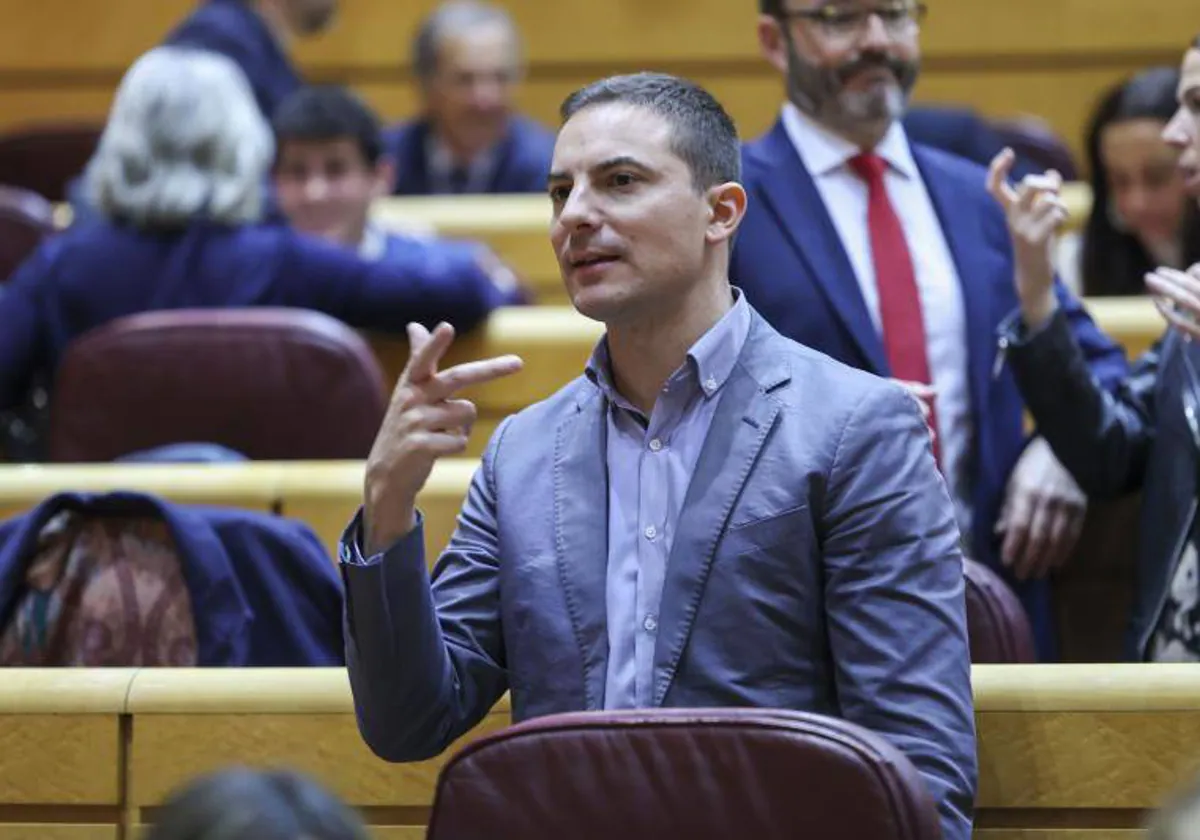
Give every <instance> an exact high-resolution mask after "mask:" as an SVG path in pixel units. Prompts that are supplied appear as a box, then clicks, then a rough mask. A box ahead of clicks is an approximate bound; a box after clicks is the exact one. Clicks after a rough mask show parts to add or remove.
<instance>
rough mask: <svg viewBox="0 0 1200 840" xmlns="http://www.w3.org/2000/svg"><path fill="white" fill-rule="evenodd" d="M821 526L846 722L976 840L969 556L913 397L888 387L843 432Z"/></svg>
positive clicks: (951, 830)
mask: <svg viewBox="0 0 1200 840" xmlns="http://www.w3.org/2000/svg"><path fill="white" fill-rule="evenodd" d="M827 492H828V495H827V503H826V511H825V516H824V522H823V530H824V539H823V553H824V564H825V602H826V621H827V625H828V631H829V643H830V648H831V653H832V658H833V665H834V674H835V679H836V687H837V694H838V700H839V703H840V705H841V709H842V713H843V715H844V716H845V718H846V719H847V720H850V721H852V722H854V723H857V724H859V725H861V726H865V727H866V728H868V729H870V730H873V731H875V732H878V733H880V734H882V735H884V736H885V737H887V738H889V739H890V740H891V741H892V742H893V743H894V744H895V746H896V747H898V748H899V749H900V750H901V751H902V752H904V753H905V755H907V756H908V758H909V759H910V760H911V761H912V762H913V764H914V765H915V766H916V768H917V770H918V771H919V772H920V773H921V775H922V777H923V778H924V780H925V783H926V785H927V788H928V790H929V792H930V794H931V796H932V797H933V799H934V801H935V802H936V803H937V806H938V810H939V812H940V816H941V823H942V836H943V838H944V840H970V837H971V820H972V810H973V803H974V800H975V787H976V777H977V767H976V746H975V725H974V712H973V702H972V695H971V674H970V650H969V646H968V642H967V624H966V606H965V596H964V576H963V559H962V554H961V552H960V548H959V540H960V538H959V531H958V526H957V523H956V521H955V519H954V513H953V510H954V508H953V505H952V503H951V501H950V496H949V493H948V492H947V490H946V485H945V482H944V481H943V480H942V477H941V475H940V474H939V473H938V471H937V467H936V464H935V461H934V459H933V454H932V448H931V446H930V443H929V433H928V430H927V427H926V425H925V422H924V420H923V419H922V417H921V415H920V412H919V410H918V408H917V405H916V402H915V400H914V399H913V398H912V397H911V396H909V395H908V394H907V392H905V391H904V390H903V389H902V388H900V387H899V386H895V385H892V384H883V383H881V384H880V386H879V387H877V388H873V389H872V390H871V391H870V392H869V393H868V394H867V396H866V397H865V398H864V399H862V400H861V402H860V403H859V405H858V406H857V407H856V409H855V410H854V412H853V414H852V416H851V417H850V419H849V422H848V423H847V424H846V426H845V427H844V430H843V433H842V437H841V441H840V443H839V444H838V447H837V452H836V455H835V457H834V462H833V466H832V468H831V472H830V476H829V483H828V491H827Z"/></svg>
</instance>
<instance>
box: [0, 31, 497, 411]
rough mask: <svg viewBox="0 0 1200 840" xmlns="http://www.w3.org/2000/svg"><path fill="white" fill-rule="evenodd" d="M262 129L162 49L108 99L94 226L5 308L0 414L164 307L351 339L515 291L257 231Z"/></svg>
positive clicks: (246, 91) (281, 229)
mask: <svg viewBox="0 0 1200 840" xmlns="http://www.w3.org/2000/svg"><path fill="white" fill-rule="evenodd" d="M273 154H274V143H273V141H272V137H271V131H270V128H269V126H268V125H267V123H266V121H265V120H264V119H263V117H262V115H261V113H260V112H259V110H258V107H257V105H256V104H255V102H254V98H253V95H252V93H251V91H250V87H249V85H248V84H247V83H246V80H245V77H244V76H243V75H242V73H241V71H240V70H239V69H238V68H237V66H236V65H235V64H234V63H233V62H231V61H230V60H229V59H228V58H226V57H224V56H221V55H217V54H215V53H209V52H202V51H196V50H189V49H181V48H178V47H160V48H157V49H155V50H152V51H151V52H149V53H147V54H146V55H145V56H143V57H142V58H141V59H139V60H138V61H137V63H136V64H134V66H133V67H132V68H131V69H130V71H129V73H128V74H126V77H125V79H124V80H123V81H122V83H121V86H120V88H119V89H118V91H117V95H116V99H115V101H114V103H113V108H112V112H111V114H110V117H109V121H108V124H107V126H106V128H105V131H104V135H103V136H102V138H101V140H100V145H99V148H98V150H97V153H96V155H95V157H94V159H93V160H92V163H91V165H90V166H89V169H88V172H87V176H86V188H87V190H88V192H89V195H90V202H91V204H92V205H93V206H94V207H95V208H96V209H97V212H98V213H99V214H100V216H101V220H100V221H97V222H95V223H92V224H88V225H83V226H79V227H72V228H71V229H70V230H68V231H66V232H65V233H63V234H61V235H59V236H57V237H55V238H53V239H51V240H48V241H47V242H45V243H44V244H43V245H42V246H41V247H40V248H39V249H38V250H37V251H36V252H35V253H34V254H33V255H32V256H31V257H30V258H29V260H27V261H26V262H25V263H24V264H23V265H22V266H21V268H20V269H18V271H17V272H16V274H15V275H14V277H13V279H12V280H11V281H10V282H9V283H8V284H7V286H6V287H5V288H4V291H3V294H0V409H3V408H7V407H9V406H11V405H12V404H13V403H14V402H16V401H18V400H20V399H21V398H22V397H23V395H24V394H25V393H26V392H27V388H28V387H29V386H30V385H31V384H32V382H33V380H34V379H35V377H36V376H37V375H38V374H39V372H46V373H48V374H49V375H50V376H52V375H53V372H54V370H55V369H56V367H57V364H58V360H59V359H60V357H61V355H62V353H63V351H64V349H65V348H66V346H67V344H68V343H69V342H70V341H71V340H72V339H73V338H75V337H76V336H77V335H79V334H81V333H83V332H85V331H86V330H89V329H91V328H92V327H96V326H99V325H101V324H104V323H106V322H108V321H110V320H112V319H114V318H118V317H121V316H123V315H131V314H134V313H137V312H144V311H148V310H159V309H180V308H197V307H234V306H287V307H298V308H303V309H314V310H318V311H322V312H325V313H327V314H329V315H332V316H334V317H336V318H339V319H341V320H342V321H344V322H346V323H348V324H349V325H351V326H354V327H359V328H366V329H378V330H387V331H392V330H402V329H404V326H405V324H407V323H408V322H409V321H413V320H416V321H420V322H422V323H428V324H431V325H432V324H435V323H437V322H439V321H442V320H448V321H450V322H451V323H455V324H456V326H457V328H459V329H469V328H471V327H473V326H474V325H475V324H477V323H479V322H480V321H481V320H482V319H483V318H485V317H486V316H487V314H488V313H489V312H491V311H492V309H493V308H495V307H496V306H499V305H501V304H503V303H504V302H506V301H507V300H508V298H509V295H510V293H511V290H508V289H504V288H501V287H499V286H497V285H496V284H495V283H494V282H492V280H491V279H490V278H489V277H488V276H487V275H484V274H481V273H470V274H468V273H463V274H455V275H447V274H446V273H445V272H444V271H442V265H441V264H440V262H439V261H437V260H435V259H433V258H431V257H430V256H429V255H428V254H424V253H408V254H404V255H401V256H400V257H397V258H392V259H379V260H364V259H362V258H360V257H359V256H357V255H356V254H354V253H351V252H348V251H347V250H346V249H345V248H341V247H338V246H335V245H332V244H329V243H327V242H323V241H321V240H319V239H315V238H313V237H309V236H306V235H303V234H300V233H297V232H295V231H292V230H291V229H290V228H288V227H286V226H281V225H260V224H258V221H259V219H260V216H261V212H262V203H263V190H262V184H263V181H264V179H265V178H266V177H267V174H268V171H269V168H270V165H271V161H272V158H273Z"/></svg>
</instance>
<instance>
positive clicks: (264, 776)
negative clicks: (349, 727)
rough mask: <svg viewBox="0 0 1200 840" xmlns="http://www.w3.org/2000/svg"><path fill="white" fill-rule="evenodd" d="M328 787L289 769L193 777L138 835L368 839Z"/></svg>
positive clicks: (160, 838) (155, 838)
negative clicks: (151, 823)
mask: <svg viewBox="0 0 1200 840" xmlns="http://www.w3.org/2000/svg"><path fill="white" fill-rule="evenodd" d="M369 836H370V835H368V834H367V829H366V828H365V826H364V825H363V822H362V819H361V818H360V817H359V816H358V814H357V813H355V811H354V810H353V809H352V808H350V807H349V806H347V805H345V804H343V803H342V802H341V801H340V800H339V799H338V798H337V797H336V796H334V795H333V794H332V793H331V792H330V791H329V790H328V789H327V788H325V787H324V786H323V785H321V784H319V783H318V782H316V781H315V780H313V779H310V778H308V777H306V776H304V775H302V774H300V773H295V772H292V771H288V770H250V769H246V768H241V767H234V768H230V769H227V770H221V771H218V772H215V773H210V774H207V775H204V776H200V777H199V778H196V779H193V780H192V781H190V782H187V783H186V784H184V785H181V786H180V787H178V788H177V789H176V790H175V791H174V792H172V793H171V794H170V795H169V796H168V797H167V799H166V801H165V802H163V804H162V806H161V807H160V808H159V809H158V811H157V814H156V815H155V821H154V824H153V825H151V826H150V827H149V828H147V829H146V830H145V832H144V833H143V835H142V840H368V838H369Z"/></svg>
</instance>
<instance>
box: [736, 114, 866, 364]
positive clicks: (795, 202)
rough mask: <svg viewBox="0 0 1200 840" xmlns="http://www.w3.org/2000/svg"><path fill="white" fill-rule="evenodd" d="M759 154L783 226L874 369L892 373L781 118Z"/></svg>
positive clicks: (768, 195) (766, 189) (766, 191)
mask: <svg viewBox="0 0 1200 840" xmlns="http://www.w3.org/2000/svg"><path fill="white" fill-rule="evenodd" d="M754 153H755V154H758V155H760V156H761V157H762V159H763V161H764V162H766V163H767V165H768V167H769V171H768V174H767V177H766V178H764V179H763V180H762V182H761V183H760V184H759V185H758V186H759V187H760V188H761V190H762V193H763V197H764V198H765V200H766V204H767V205H768V206H769V207H770V209H771V211H772V212H773V213H774V214H775V216H776V219H777V222H778V224H779V228H780V229H781V230H782V231H783V233H784V236H785V237H786V238H787V240H788V242H789V243H790V244H791V246H792V248H793V250H795V252H796V255H797V256H798V257H799V258H800V260H801V261H802V262H803V263H804V264H805V265H806V266H807V267H808V273H809V274H810V275H811V276H812V278H813V281H814V282H815V283H816V285H817V287H818V288H820V290H821V291H822V292H823V293H824V295H825V298H826V299H827V300H828V301H829V304H830V306H831V307H832V308H833V311H834V312H835V313H837V316H838V319H839V320H840V321H841V322H842V324H843V325H844V326H845V328H846V330H847V331H848V332H849V334H850V335H851V337H852V338H853V339H854V342H855V343H856V344H857V345H858V348H859V350H860V351H861V352H862V354H863V357H864V358H865V359H866V360H867V362H868V363H869V365H870V369H871V370H872V372H874V373H877V374H880V375H884V376H887V375H890V366H889V365H888V362H887V355H886V354H885V352H884V349H883V340H882V339H881V338H880V336H879V333H878V331H877V330H876V329H875V324H874V323H873V322H872V321H871V315H870V313H869V312H867V304H866V303H865V302H864V301H863V297H862V292H861V291H860V290H859V286H858V278H857V277H856V276H855V274H854V268H853V266H851V264H850V259H849V257H847V256H846V251H845V248H844V247H843V246H842V238H841V236H840V235H839V234H838V232H837V228H836V227H834V224H833V219H832V218H831V217H830V215H829V211H828V210H826V209H825V202H824V201H823V200H822V199H821V193H820V192H819V191H818V190H817V185H816V182H815V181H814V180H813V178H812V175H811V174H809V172H808V170H807V169H805V167H804V163H803V162H802V161H801V160H800V156H799V155H798V154H797V152H796V149H795V148H794V147H793V146H792V141H791V139H790V138H789V137H788V135H787V131H786V130H785V129H784V127H783V123H782V122H778V123H776V124H775V128H774V129H772V130H771V132H770V133H769V134H767V135H766V136H765V137H763V139H762V140H761V141H759V144H758V146H757V147H756V149H755V152H754ZM779 282H782V283H794V282H798V278H791V277H786V276H781V277H780V278H779Z"/></svg>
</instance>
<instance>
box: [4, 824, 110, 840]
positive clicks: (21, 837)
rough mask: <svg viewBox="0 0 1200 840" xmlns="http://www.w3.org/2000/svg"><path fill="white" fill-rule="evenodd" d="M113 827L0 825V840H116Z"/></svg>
mask: <svg viewBox="0 0 1200 840" xmlns="http://www.w3.org/2000/svg"><path fill="white" fill-rule="evenodd" d="M117 834H118V829H117V826H115V825H55V824H52V823H13V824H11V825H4V824H0V840H117Z"/></svg>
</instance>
